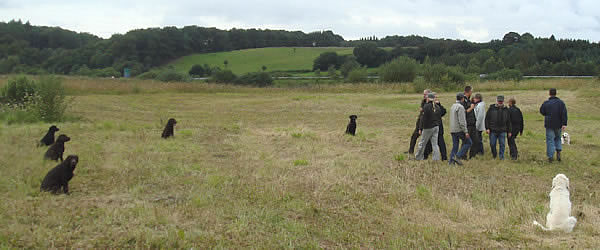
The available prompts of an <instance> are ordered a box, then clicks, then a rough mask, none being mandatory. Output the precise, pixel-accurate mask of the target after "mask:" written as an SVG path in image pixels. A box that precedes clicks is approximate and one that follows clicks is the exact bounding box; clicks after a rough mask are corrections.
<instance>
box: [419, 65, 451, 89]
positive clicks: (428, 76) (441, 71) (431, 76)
mask: <svg viewBox="0 0 600 250" xmlns="http://www.w3.org/2000/svg"><path fill="white" fill-rule="evenodd" d="M447 74H448V69H447V68H446V65H444V64H434V65H431V64H424V65H423V78H424V79H425V81H426V82H429V83H434V84H440V83H443V82H444V80H445V79H446V76H447Z"/></svg>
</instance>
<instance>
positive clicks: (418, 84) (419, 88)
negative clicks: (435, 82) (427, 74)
mask: <svg viewBox="0 0 600 250" xmlns="http://www.w3.org/2000/svg"><path fill="white" fill-rule="evenodd" d="M412 86H413V91H414V92H415V93H423V90H425V89H429V88H431V85H430V84H429V83H428V82H426V81H425V79H423V78H417V79H415V80H414V81H413V82H412Z"/></svg>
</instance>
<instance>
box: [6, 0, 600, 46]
mask: <svg viewBox="0 0 600 250" xmlns="http://www.w3.org/2000/svg"><path fill="white" fill-rule="evenodd" d="M597 5H598V4H597V2H596V1H595V0H569V1H564V0H549V1H543V2H542V1H521V0H506V1H484V0H456V1H443V0H422V1H417V0H405V1H393V0H383V1H376V2H373V1H372V2H368V1H358V0H347V1H317V0H305V1H293V2H288V1H280V0H261V1H242V0H229V1H192V0H183V1H182V0H171V1H164V0H146V1H141V0H130V1H127V2H122V1H116V0H104V1H75V0H67V1H41V0H31V1H15V0H0V20H2V21H9V20H11V19H21V20H23V21H26V20H29V21H30V22H31V23H32V24H34V25H51V26H61V27H64V28H67V29H72V30H76V31H83V32H90V33H93V34H96V35H99V36H102V37H110V35H111V34H113V33H125V32H127V31H128V30H131V29H139V28H148V27H162V26H178V27H182V26H185V25H198V26H206V27H217V28H221V29H230V28H234V27H235V28H263V29H264V28H269V29H287V30H302V31H305V32H311V31H316V30H322V29H330V30H333V31H334V32H335V33H338V34H341V35H342V36H344V38H346V39H357V38H360V37H363V36H372V35H377V36H379V37H383V36H385V35H411V34H416V35H424V36H429V37H432V38H442V37H443V38H453V39H467V40H471V41H480V42H481V41H489V40H491V39H501V38H502V36H503V35H504V34H505V33H507V32H510V31H516V32H519V33H524V32H530V33H532V34H533V35H534V36H543V37H548V36H550V35H551V34H554V35H555V36H556V37H557V38H578V39H589V40H592V41H598V40H600V11H599V10H598V8H597Z"/></svg>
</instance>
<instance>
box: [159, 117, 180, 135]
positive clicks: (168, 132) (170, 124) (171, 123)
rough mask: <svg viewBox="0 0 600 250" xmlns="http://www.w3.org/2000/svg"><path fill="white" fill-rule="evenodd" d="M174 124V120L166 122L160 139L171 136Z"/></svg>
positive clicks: (175, 122)
mask: <svg viewBox="0 0 600 250" xmlns="http://www.w3.org/2000/svg"><path fill="white" fill-rule="evenodd" d="M175 124H177V121H175V119H174V118H171V119H169V121H168V122H167V126H166V127H165V130H163V132H162V135H161V137H162V138H165V139H166V138H169V137H171V136H173V130H174V128H175Z"/></svg>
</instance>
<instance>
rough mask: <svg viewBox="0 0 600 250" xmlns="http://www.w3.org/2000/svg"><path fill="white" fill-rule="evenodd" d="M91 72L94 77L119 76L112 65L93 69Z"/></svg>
mask: <svg viewBox="0 0 600 250" xmlns="http://www.w3.org/2000/svg"><path fill="white" fill-rule="evenodd" d="M92 74H93V75H94V76H96V77H113V76H114V77H119V76H121V74H120V73H119V71H117V70H116V69H114V68H112V67H108V68H104V69H96V70H93V73H92Z"/></svg>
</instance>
